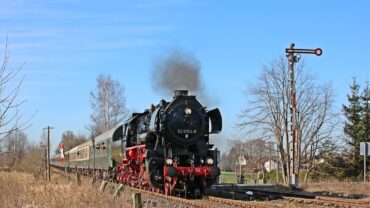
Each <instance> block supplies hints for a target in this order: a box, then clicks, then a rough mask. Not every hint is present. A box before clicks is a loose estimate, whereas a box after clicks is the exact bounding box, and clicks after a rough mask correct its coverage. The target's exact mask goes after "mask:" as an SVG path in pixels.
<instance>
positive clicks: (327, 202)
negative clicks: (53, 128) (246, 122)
mask: <svg viewBox="0 0 370 208" xmlns="http://www.w3.org/2000/svg"><path fill="white" fill-rule="evenodd" d="M53 172H56V173H59V174H62V175H63V176H67V177H69V178H71V177H70V174H71V173H69V174H67V175H66V174H65V173H64V172H63V171H60V170H59V169H54V170H53ZM108 183H109V184H110V185H111V186H114V184H115V183H113V182H108ZM124 188H127V189H129V190H131V191H132V192H140V193H142V194H144V195H147V196H151V197H155V198H157V199H158V200H162V201H171V202H174V203H175V204H182V205H185V206H191V207H199V208H220V207H230V208H234V207H250V208H271V207H281V206H278V205H276V204H273V203H266V202H255V201H241V200H233V199H226V198H221V197H214V196H206V197H204V198H203V199H184V198H180V197H176V196H166V195H164V194H162V193H157V192H153V191H149V190H145V189H139V188H135V187H131V186H124ZM269 194H271V193H269ZM282 200H283V201H287V202H295V203H298V204H301V205H302V206H299V207H304V206H305V205H307V206H313V205H314V206H316V205H317V206H323V207H346V208H349V207H350V208H353V207H358V208H365V207H366V208H369V207H370V201H359V200H355V199H343V198H330V197H316V198H314V199H311V198H301V197H292V196H283V197H282ZM283 207H284V206H283Z"/></svg>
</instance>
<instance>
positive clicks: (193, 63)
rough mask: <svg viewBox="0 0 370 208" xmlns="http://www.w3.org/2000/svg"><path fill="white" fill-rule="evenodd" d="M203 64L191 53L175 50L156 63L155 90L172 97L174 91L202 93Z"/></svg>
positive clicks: (154, 71) (154, 73) (153, 75)
mask: <svg viewBox="0 0 370 208" xmlns="http://www.w3.org/2000/svg"><path fill="white" fill-rule="evenodd" d="M200 70H201V64H200V62H199V60H198V59H197V58H196V57H195V56H194V55H193V54H191V53H189V52H185V51H182V50H173V51H171V52H170V53H169V54H167V55H165V56H164V57H162V58H159V59H158V60H157V61H156V62H155V63H154V68H153V71H152V78H153V83H152V84H153V88H154V90H156V91H159V92H160V93H165V94H166V95H172V94H173V91H174V90H189V91H190V92H191V93H197V94H198V93H202V91H203V86H202V80H201V75H200Z"/></svg>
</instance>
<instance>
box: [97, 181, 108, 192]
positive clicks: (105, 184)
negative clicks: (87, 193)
mask: <svg viewBox="0 0 370 208" xmlns="http://www.w3.org/2000/svg"><path fill="white" fill-rule="evenodd" d="M106 187H107V181H103V182H101V185H100V189H99V190H100V192H104V191H105V188H106Z"/></svg>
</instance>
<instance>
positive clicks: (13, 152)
mask: <svg viewBox="0 0 370 208" xmlns="http://www.w3.org/2000/svg"><path fill="white" fill-rule="evenodd" d="M27 144H28V141H27V135H26V134H25V133H23V132H15V133H13V134H8V136H7V137H6V140H5V147H6V148H5V152H6V159H7V163H8V167H9V168H15V169H17V170H18V169H19V165H20V163H21V162H22V160H23V159H24V156H25V153H26V147H27Z"/></svg>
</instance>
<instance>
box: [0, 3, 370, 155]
mask: <svg viewBox="0 0 370 208" xmlns="http://www.w3.org/2000/svg"><path fill="white" fill-rule="evenodd" d="M369 9H370V2H369V1H366V0H363V1H355V2H353V1H352V2H350V1H335V2H333V1H318V0H313V1H305V2H302V1H299V2H298V1H203V0H155V1H154V0H151V1H149V0H147V1H142V0H135V1H122V0H121V1H109V0H108V1H93V0H90V1H82V0H64V1H63V0H53V1H41V0H35V1H30V0H13V1H4V2H2V4H1V7H0V14H1V15H0V45H5V42H6V38H7V37H8V45H9V52H10V60H9V65H8V69H10V70H14V69H16V68H17V67H19V66H20V65H22V63H24V62H25V65H24V66H23V70H22V72H21V74H22V76H23V75H24V77H25V80H24V83H23V86H22V92H21V94H20V96H19V99H27V100H28V102H27V103H26V104H24V106H23V112H24V114H25V116H27V115H31V114H32V113H33V112H35V111H37V114H36V116H35V117H34V119H33V121H32V124H33V125H32V127H30V128H29V129H28V130H27V133H28V135H29V137H30V139H32V140H33V141H38V140H39V138H40V135H41V134H42V128H44V127H46V126H47V125H51V126H53V127H54V130H53V131H52V142H53V144H54V145H53V146H54V147H55V145H56V143H57V142H59V140H60V136H61V134H62V133H63V132H64V131H66V130H72V131H75V132H80V133H87V131H86V129H85V126H86V125H87V124H88V122H89V115H90V113H91V109H90V104H89V92H90V91H91V90H93V89H94V88H95V79H96V77H97V75H98V74H101V73H105V74H110V75H111V76H112V77H114V79H117V80H119V81H120V82H121V83H122V84H123V85H124V86H125V88H126V97H127V105H128V107H129V108H130V109H132V110H136V111H140V110H142V109H144V108H147V107H148V106H149V105H150V104H151V103H157V102H158V101H159V100H160V99H161V98H162V97H163V95H161V94H159V93H157V92H155V91H154V90H153V89H152V85H151V81H150V77H151V70H152V68H153V64H154V62H155V60H156V59H157V58H158V57H160V56H161V55H163V54H165V53H166V52H168V51H169V50H171V49H173V48H183V49H184V50H186V51H190V52H192V53H193V54H194V55H195V56H196V57H197V58H198V60H199V61H200V63H201V66H202V70H201V74H202V79H203V80H204V85H205V87H206V91H207V92H208V93H209V94H210V95H211V97H212V98H214V103H212V105H213V106H210V108H211V107H219V108H220V109H221V112H222V114H223V117H224V131H223V133H222V135H221V136H219V137H217V139H215V143H216V144H217V145H218V146H219V148H221V149H227V147H226V140H228V139H231V138H232V137H233V136H235V135H239V131H238V130H237V129H235V128H233V126H234V124H235V121H236V120H237V117H238V114H239V112H240V111H241V110H242V109H243V107H244V106H245V104H246V97H245V96H244V95H243V93H242V92H243V91H244V90H245V89H246V88H247V85H248V83H252V82H255V81H256V79H257V77H258V75H259V73H260V67H261V65H262V64H263V63H266V62H268V61H270V60H272V59H274V58H277V57H279V56H281V55H283V54H284V49H285V48H286V47H289V44H290V43H291V42H295V44H296V46H297V47H299V48H317V47H321V48H322V49H323V51H324V54H323V56H321V57H316V56H310V55H306V56H304V58H305V61H306V64H307V70H310V71H311V72H312V73H315V74H316V75H317V76H318V83H319V84H322V83H326V82H331V83H332V84H333V87H334V91H335V101H336V103H335V108H336V109H340V108H341V105H342V104H343V103H344V102H345V101H346V94H347V93H348V92H349V89H348V85H349V83H350V82H351V78H352V77H353V76H357V77H358V81H359V82H360V83H362V84H364V83H365V80H367V79H369V72H370V62H369V61H368V60H369V58H370V57H369V54H370V53H369V50H370V38H369V37H370V27H369V23H370V11H369ZM2 50H3V47H1V51H2Z"/></svg>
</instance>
